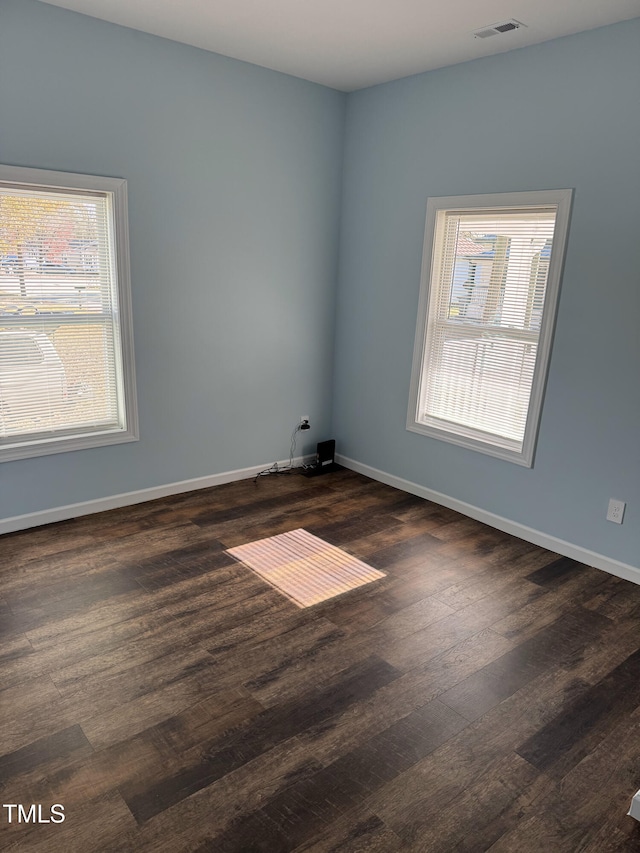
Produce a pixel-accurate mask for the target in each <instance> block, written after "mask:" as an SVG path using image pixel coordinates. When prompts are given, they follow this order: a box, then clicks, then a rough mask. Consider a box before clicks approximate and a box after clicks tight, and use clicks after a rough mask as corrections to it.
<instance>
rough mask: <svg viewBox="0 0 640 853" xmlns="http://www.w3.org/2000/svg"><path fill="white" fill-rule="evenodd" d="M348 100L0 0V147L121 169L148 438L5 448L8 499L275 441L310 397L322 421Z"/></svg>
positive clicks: (285, 436) (202, 464)
mask: <svg viewBox="0 0 640 853" xmlns="http://www.w3.org/2000/svg"><path fill="white" fill-rule="evenodd" d="M344 109H345V96H344V95H343V94H340V93H338V92H334V91H332V90H330V89H327V88H324V87H322V86H317V85H314V84H311V83H307V82H304V81H302V80H298V79H295V78H293V77H288V76H286V75H283V74H278V73H275V72H271V71H267V70H265V69H261V68H258V67H256V66H252V65H249V64H246V63H242V62H238V61H235V60H232V59H227V58H224V57H221V56H217V55H214V54H210V53H207V52H205V51H201V50H197V49H195V48H191V47H187V46H185V45H180V44H177V43H174V42H171V41H166V40H163V39H159V38H156V37H154V36H150V35H145V34H143V33H139V32H135V31H133V30H129V29H125V28H122V27H117V26H113V25H111V24H107V23H105V22H102V21H98V20H95V19H93V18H89V17H86V16H82V15H78V14H75V13H73V12H67V11H64V10H61V9H58V8H55V7H52V6H47V5H44V4H41V3H38V2H35V0H1V3H0V162H3V163H7V164H12V165H22V166H31V167H37V168H46V169H57V170H62V171H73V172H84V173H89V174H98V175H110V176H116V177H123V178H126V179H127V181H128V182H129V217H130V235H131V273H132V288H133V311H134V334H135V349H136V367H137V381H138V395H139V404H140V433H141V440H140V441H139V442H137V443H135V444H127V445H121V446H117V447H105V448H99V449H95V450H86V451H79V452H73V453H63V454H59V455H55V456H46V457H41V458H38V459H29V460H24V461H17V462H11V463H5V464H3V465H2V466H0V469H1V470H0V518H4V517H9V516H13V515H18V514H22V513H29V512H34V511H38V510H41V509H45V508H49V507H56V506H61V505H65V504H68V503H74V502H79V501H85V500H89V499H93V498H100V497H103V496H108V495H113V494H118V493H121V492H127V491H132V490H136V489H141V488H145V487H150V486H155V485H160V484H165V483H171V482H175V481H179V480H184V479H189V478H193V477H199V476H205V475H209V474H214V473H218V472H224V471H229V470H233V469H236V468H243V467H246V466H251V465H258V464H262V463H269V462H271V461H273V460H275V459H282V458H286V457H287V456H288V454H289V437H290V433H291V430H292V428H293V426H294V425H295V423H297V421H298V418H299V417H300V415H302V414H308V415H310V417H311V421H312V425H313V429H312V430H311V432H310V433H306V435H305V437H306V442H305V441H303V442H302V447H305V445H306V449H307V450H312V449H313V447H314V446H315V442H316V441H318V440H320V439H324V438H327V437H328V431H329V424H330V418H331V394H330V378H331V359H332V350H333V322H334V308H335V306H334V301H335V284H336V273H337V241H338V230H339V229H338V224H339V205H340V181H341V165H342V142H343V130H344ZM0 284H1V282H0ZM299 449H300V445H299Z"/></svg>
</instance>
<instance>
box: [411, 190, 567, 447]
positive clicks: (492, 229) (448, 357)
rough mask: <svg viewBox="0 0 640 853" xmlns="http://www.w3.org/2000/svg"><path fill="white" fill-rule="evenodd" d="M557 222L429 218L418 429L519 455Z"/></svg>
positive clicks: (541, 214) (548, 214) (546, 214)
mask: <svg viewBox="0 0 640 853" xmlns="http://www.w3.org/2000/svg"><path fill="white" fill-rule="evenodd" d="M556 213H557V205H549V206H546V205H545V206H535V207H534V206H531V207H530V208H529V207H520V208H514V209H508V208H497V209H484V210H477V209H475V210H440V211H438V214H437V217H436V232H435V238H434V248H433V259H432V273H431V291H430V302H429V313H428V321H427V331H426V340H425V348H424V360H423V369H422V380H421V385H420V391H419V404H418V418H417V419H418V422H420V423H423V424H425V425H432V426H436V427H437V426H439V425H442V424H445V425H446V424H452V425H456V429H457V430H458V431H460V432H461V433H462V434H465V432H467V433H468V434H469V435H473V434H474V431H477V432H478V433H481V434H482V436H483V437H485V438H486V437H487V436H489V437H490V441H491V442H493V443H494V444H496V445H498V446H503V447H505V448H507V449H510V450H511V449H516V450H520V449H521V448H522V443H523V439H524V434H525V427H526V423H527V415H528V410H529V401H530V397H531V391H532V387H533V381H534V373H535V368H536V360H537V355H538V341H539V336H540V328H541V322H542V312H543V309H544V303H545V295H546V287H547V277H548V272H549V263H550V258H551V249H552V245H553V236H554V230H555V223H556Z"/></svg>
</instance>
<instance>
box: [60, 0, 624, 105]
mask: <svg viewBox="0 0 640 853" xmlns="http://www.w3.org/2000/svg"><path fill="white" fill-rule="evenodd" d="M46 2H49V3H50V4H51V5H54V6H62V7H64V8H65V9H73V10H75V11H76V12H82V13H83V14H85V15H91V16H92V17H94V18H102V19H103V20H105V21H111V22H113V23H115V24H122V25H124V26H126V27H132V28H133V29H136V30H143V31H144V32H147V33H154V34H155V35H158V36H164V37H165V38H169V39H173V40H174V41H179V42H184V43H185V44H191V45H195V46H196V47H201V48H204V49H205V50H211V51H214V52H216V53H222V54H224V55H225V56H232V57H234V58H236V59H243V60H245V61H246V62H253V63H255V64H256V65H262V66H264V67H265V68H272V69H274V70H276V71H283V72H285V73H286V74H293V75H294V76H296V77H303V78H304V79H306V80H313V81H315V82H316V83H322V84H324V85H326V86H332V87H333V88H335V89H341V90H343V91H353V90H354V89H360V88H362V87H364V86H371V85H374V84H376V83H383V82H386V81H388V80H395V79H397V78H399V77H406V76H407V75H409V74H416V73H418V72H420V71H428V70H431V69H433V68H441V67H443V66H445V65H453V64H454V63H457V62H465V61H467V60H469V59H476V58H478V57H481V56H488V55H490V54H493V53H503V52H505V51H507V50H513V49H514V48H517V47H524V46H525V45H529V44H536V43H538V42H542V41H547V40H549V39H552V38H557V37H558V36H565V35H570V34H572V33H577V32H581V31H582V30H590V29H593V28H594V27H601V26H604V25H606V24H613V23H616V22H617V21H623V20H626V19H629V18H635V17H637V16H640V0H483V1H482V2H478V0H46ZM511 18H515V19H516V20H518V21H521V22H522V23H524V24H526V28H524V27H523V28H521V29H518V30H516V31H513V32H509V33H505V34H504V35H496V36H492V37H491V38H488V39H477V38H474V37H473V32H474V30H478V29H482V28H484V27H486V26H489V25H491V24H497V23H501V22H503V21H507V20H509V19H511ZM638 49H639V50H640V45H639V46H638ZM594 61H597V57H594Z"/></svg>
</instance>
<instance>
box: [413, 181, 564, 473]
mask: <svg viewBox="0 0 640 853" xmlns="http://www.w3.org/2000/svg"><path fill="white" fill-rule="evenodd" d="M572 200H573V190H572V189H561V190H533V191H529V192H509V193H488V194H482V195H466V196H440V197H431V198H429V199H428V201H427V215H426V223H425V237H424V248H423V254H422V268H421V274H420V296H419V300H418V316H417V322H416V333H415V340H414V349H413V361H412V367H411V383H410V389H409V406H408V411H407V430H409V431H410V432H415V433H420V434H421V435H426V436H429V437H430V438H436V439H438V440H440V441H445V442H448V443H450V444H455V445H458V446H459V447H464V448H466V449H468V450H475V451H478V452H480V453H484V454H488V455H489V456H494V457H497V458H498V459H503V460H505V461H508V462H513V463H515V464H517V465H521V466H524V467H527V468H531V467H533V461H534V456H535V449H536V444H537V439H538V433H539V429H540V421H541V416H542V405H543V400H544V393H545V388H546V383H547V377H548V373H549V363H550V356H551V346H552V341H553V334H554V330H555V323H556V316H557V308H558V302H559V295H560V283H561V279H562V272H563V268H564V260H565V255H566V246H567V236H568V230H569V220H570V214H571V204H572ZM544 205H556V206H557V212H556V221H555V228H554V235H553V244H552V249H551V257H550V259H549V272H548V277H547V287H546V292H545V300H544V308H543V311H542V321H541V324H540V331H539V335H538V344H537V355H536V364H535V370H534V374H533V381H532V386H531V395H530V399H529V408H528V411H527V418H526V424H525V431H524V437H523V441H522V448H521V450H517V449H509V448H506V447H501V446H499V445H497V444H495V443H493V442H492V441H491V440H490V439H489V438H487V439H483V438H482V437H480V435H479V434H480V433H481V431H480V430H478V429H473V428H469V427H465V426H463V425H461V424H458V425H457V428H456V427H455V425H453V422H451V423H452V426H451V428H447V429H444V428H440V427H436V426H433V425H431V424H425V423H422V422H420V421H419V420H418V407H419V404H420V399H419V398H420V388H421V383H422V378H423V366H424V361H425V352H426V341H427V328H428V323H429V310H430V304H431V298H432V291H434V290H435V288H436V287H437V285H436V284H432V280H431V279H432V275H433V273H434V269H435V267H436V266H437V260H436V259H435V258H434V246H435V238H436V226H437V217H438V213H439V212H440V211H450V210H456V211H458V210H460V211H465V212H466V211H469V212H473V211H474V210H492V209H494V210H495V211H496V212H499V210H500V208H502V209H505V208H518V207H527V206H534V207H535V206H544ZM479 328H482V327H481V326H479Z"/></svg>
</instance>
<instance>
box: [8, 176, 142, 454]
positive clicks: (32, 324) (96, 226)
mask: <svg viewBox="0 0 640 853" xmlns="http://www.w3.org/2000/svg"><path fill="white" fill-rule="evenodd" d="M111 220H112V213H111V206H110V196H109V193H103V192H83V191H80V190H65V189H57V188H46V189H43V188H36V187H29V186H20V185H16V184H8V183H4V184H3V185H2V186H1V187H0V445H12V444H15V443H16V442H19V441H20V440H27V441H32V440H36V439H38V438H39V437H40V438H44V439H46V438H53V437H62V436H70V435H77V434H88V433H92V432H96V431H104V430H114V429H116V430H117V429H123V428H124V426H125V424H124V410H123V403H122V399H121V397H122V394H121V391H120V388H121V385H122V378H121V373H122V367H121V354H120V342H119V329H118V322H117V317H118V305H117V288H116V277H115V266H114V264H115V259H114V257H113V235H112V233H111V231H112V224H111Z"/></svg>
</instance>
